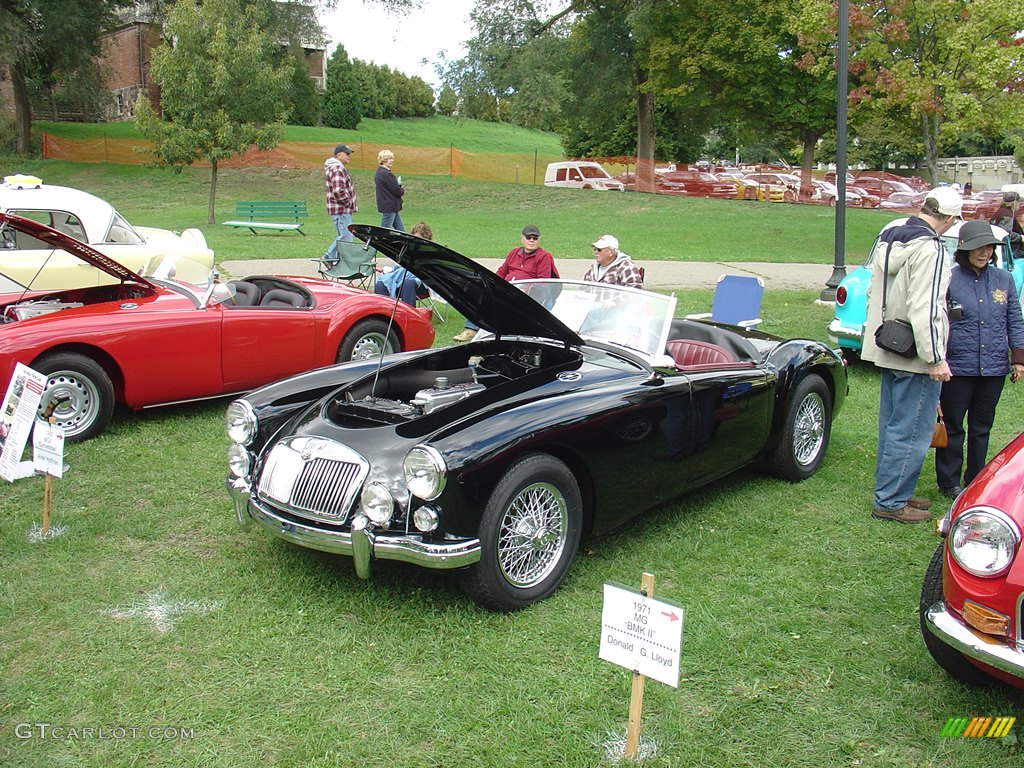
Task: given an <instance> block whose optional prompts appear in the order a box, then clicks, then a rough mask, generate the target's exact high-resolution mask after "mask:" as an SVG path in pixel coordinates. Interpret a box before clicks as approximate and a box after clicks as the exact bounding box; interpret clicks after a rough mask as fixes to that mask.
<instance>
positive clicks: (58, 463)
mask: <svg viewBox="0 0 1024 768" xmlns="http://www.w3.org/2000/svg"><path fill="white" fill-rule="evenodd" d="M32 465H33V467H34V468H35V469H36V471H38V472H42V473H44V474H47V475H53V476H54V477H63V476H64V430H63V429H61V428H60V427H58V426H56V425H54V424H47V423H46V422H44V421H40V422H39V423H38V424H36V428H35V431H33V432H32Z"/></svg>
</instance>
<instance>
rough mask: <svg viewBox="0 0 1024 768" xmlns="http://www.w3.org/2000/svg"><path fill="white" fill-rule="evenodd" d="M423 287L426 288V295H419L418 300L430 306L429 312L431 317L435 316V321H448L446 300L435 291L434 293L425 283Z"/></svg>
mask: <svg viewBox="0 0 1024 768" xmlns="http://www.w3.org/2000/svg"><path fill="white" fill-rule="evenodd" d="M423 287H424V288H426V289H427V295H426V296H422V295H421V296H419V297H418V299H419V301H420V302H421V303H422V304H423V306H424V307H429V308H430V314H431V316H432V317H436V318H437V322H439V323H447V322H448V302H447V301H445V300H444V299H443V298H441V297H440V296H439V295H437V294H436V293H434V292H433V291H432V290H430V289H429V288H427V286H426V285H424V286H423Z"/></svg>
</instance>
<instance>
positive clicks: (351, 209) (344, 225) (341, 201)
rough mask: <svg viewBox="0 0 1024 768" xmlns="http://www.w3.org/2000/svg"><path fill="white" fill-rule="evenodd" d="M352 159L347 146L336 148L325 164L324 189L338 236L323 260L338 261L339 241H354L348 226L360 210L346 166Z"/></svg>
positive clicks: (328, 211)
mask: <svg viewBox="0 0 1024 768" xmlns="http://www.w3.org/2000/svg"><path fill="white" fill-rule="evenodd" d="M351 157H352V150H351V149H350V148H349V147H348V145H346V144H339V145H338V146H336V147H335V148H334V154H333V155H331V156H330V157H328V158H327V160H326V161H325V162H324V189H325V190H326V191H327V215H328V216H330V217H331V221H333V222H334V227H335V229H336V230H337V232H338V236H337V237H336V238H335V239H334V240H332V241H331V247H330V248H328V249H327V253H325V254H324V258H323V260H324V261H326V262H334V261H337V260H338V240H348V241H350V240H351V239H352V233H351V232H349V231H348V225H349V224H351V223H352V214H354V213H356V212H357V211H358V210H359V206H357V205H356V189H355V186H353V184H352V177H351V176H349V175H348V170H347V169H346V168H345V165H346V164H347V163H348V161H349V159H350V158H351Z"/></svg>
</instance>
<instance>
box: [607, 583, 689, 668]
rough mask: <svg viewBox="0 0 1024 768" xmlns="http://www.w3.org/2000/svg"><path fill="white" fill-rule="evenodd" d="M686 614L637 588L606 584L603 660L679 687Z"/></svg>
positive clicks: (680, 609)
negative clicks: (684, 617)
mask: <svg viewBox="0 0 1024 768" xmlns="http://www.w3.org/2000/svg"><path fill="white" fill-rule="evenodd" d="M683 616H684V611H683V609H682V608H681V607H679V606H678V605H672V604H670V603H666V602H663V601H661V600H654V599H653V598H650V597H646V596H645V595H643V594H642V593H641V592H639V591H637V590H635V589H629V588H627V587H622V586H618V585H614V584H605V585H604V607H603V609H602V611H601V650H600V652H599V654H598V655H599V656H600V658H602V659H604V660H605V661H608V662H611V663H612V664H617V665H619V666H620V667H625V668H626V669H629V670H633V671H635V672H639V673H640V674H641V675H643V676H644V677H649V678H651V679H652V680H657V681H658V682H660V683H664V684H665V685H671V686H672V687H673V688H678V687H679V652H680V648H681V646H682V640H683Z"/></svg>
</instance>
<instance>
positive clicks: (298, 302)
mask: <svg viewBox="0 0 1024 768" xmlns="http://www.w3.org/2000/svg"><path fill="white" fill-rule="evenodd" d="M260 306H261V307H292V308H295V309H302V308H303V307H305V306H306V302H305V301H304V300H303V298H302V297H301V296H299V295H298V294H296V293H292V292H291V291H286V290H284V289H282V288H274V289H273V290H270V291H267V292H266V294H265V295H264V296H263V298H262V299H261V300H260Z"/></svg>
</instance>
